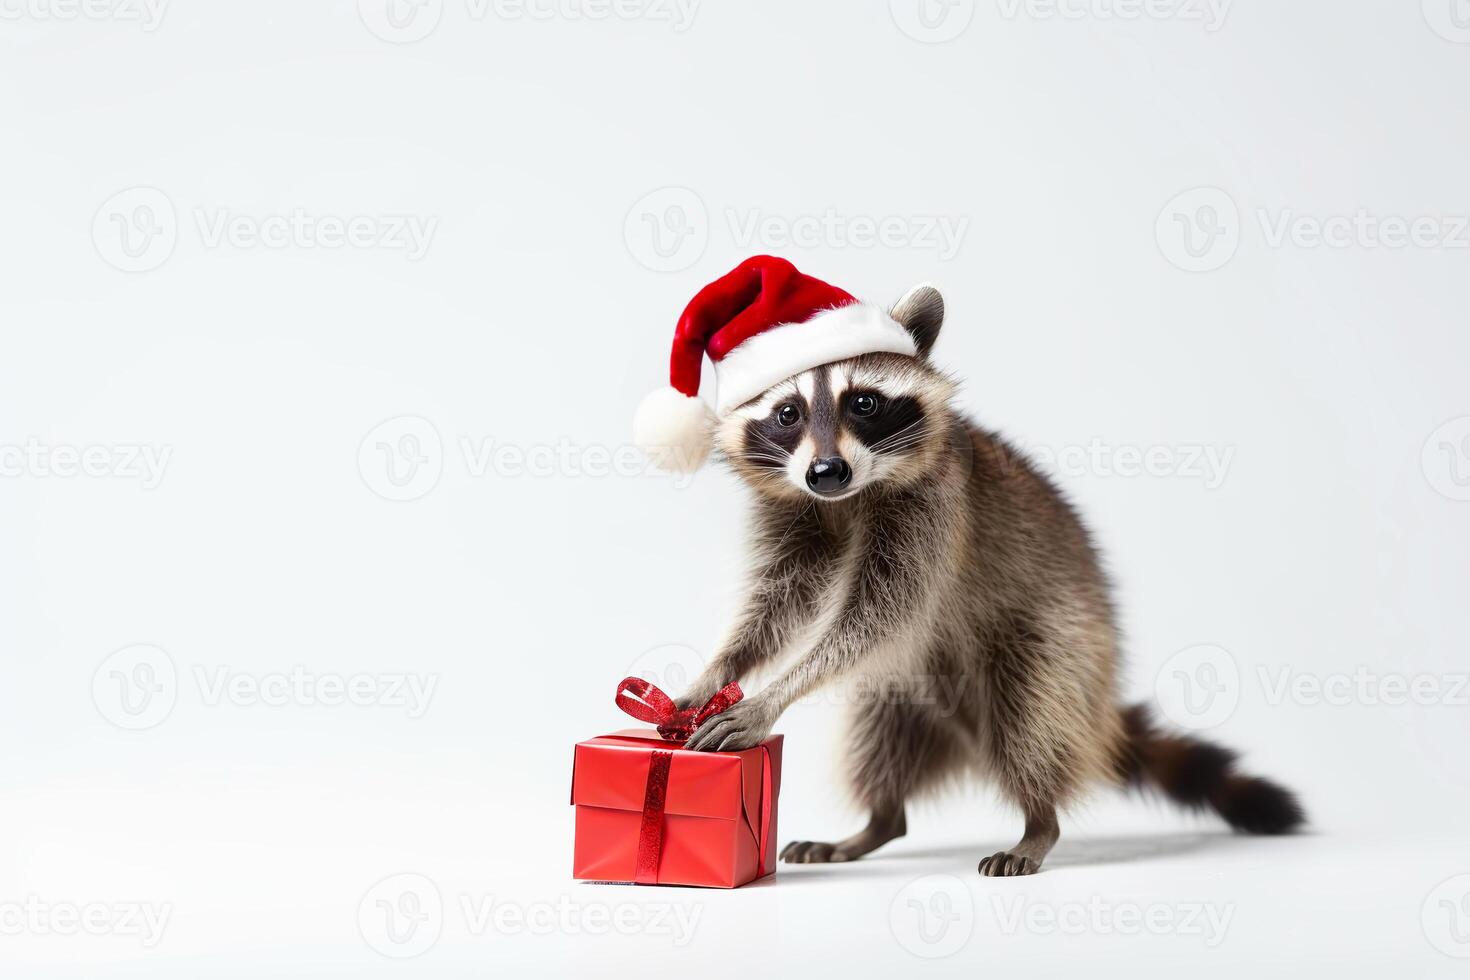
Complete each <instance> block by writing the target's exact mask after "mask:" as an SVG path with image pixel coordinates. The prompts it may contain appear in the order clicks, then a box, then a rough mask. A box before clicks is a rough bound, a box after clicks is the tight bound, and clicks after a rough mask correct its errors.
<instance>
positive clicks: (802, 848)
mask: <svg viewBox="0 0 1470 980" xmlns="http://www.w3.org/2000/svg"><path fill="white" fill-rule="evenodd" d="M781 860H782V861H785V862H786V863H787V864H827V863H830V862H838V861H851V860H852V857H851V856H850V855H849V854H848V853H847V852H846V851H844V850H842V849H841V848H839V847H838V846H837V845H836V844H827V843H824V842H823V841H819V840H794V841H792V842H791V843H790V844H787V845H786V846H785V847H783V848H782V849H781Z"/></svg>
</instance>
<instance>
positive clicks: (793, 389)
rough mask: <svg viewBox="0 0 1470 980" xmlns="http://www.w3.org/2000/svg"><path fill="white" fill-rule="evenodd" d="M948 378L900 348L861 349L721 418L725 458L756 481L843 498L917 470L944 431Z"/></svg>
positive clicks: (772, 489) (773, 489)
mask: <svg viewBox="0 0 1470 980" xmlns="http://www.w3.org/2000/svg"><path fill="white" fill-rule="evenodd" d="M950 393H951V387H950V383H949V381H948V380H947V379H946V378H944V376H943V375H940V374H939V373H938V372H936V371H934V370H933V369H932V368H930V367H928V366H927V365H926V364H924V363H922V362H920V361H918V360H916V359H914V358H909V357H903V356H901V355H897V354H867V355H864V356H862V357H857V358H853V359H851V360H847V361H838V362H837V363H835V364H827V365H824V366H822V367H819V368H815V369H813V370H811V371H808V372H806V373H804V374H800V375H797V376H796V377H794V378H790V379H788V380H786V381H783V382H781V383H780V384H778V385H776V386H775V387H773V388H771V389H770V390H768V391H767V392H766V393H765V394H763V395H762V396H761V397H759V398H757V399H755V400H754V401H752V402H749V403H747V404H746V405H743V406H741V407H740V408H738V409H736V410H735V411H734V412H732V413H730V414H729V415H728V416H727V417H726V418H725V419H724V420H722V421H721V423H720V426H719V430H718V432H717V441H718V443H719V446H720V449H721V450H722V452H723V455H724V457H725V459H726V460H727V461H729V462H730V464H731V465H732V466H733V467H734V468H735V471H736V472H737V473H739V474H740V476H741V477H742V478H744V479H745V481H746V482H747V483H749V484H750V485H751V486H752V487H754V488H755V489H756V490H758V491H760V492H763V493H769V494H774V495H778V496H786V497H793V496H801V495H806V496H809V497H812V498H815V499H818V500H822V501H836V500H843V499H846V498H847V497H850V496H853V495H855V494H858V493H860V492H862V491H863V490H864V489H865V488H867V487H869V486H872V485H875V484H878V483H881V482H884V481H897V482H910V481H912V480H917V479H921V478H922V477H923V475H924V474H925V473H926V472H927V471H928V469H929V468H930V466H931V464H932V463H933V461H934V459H935V457H936V455H937V454H938V453H939V451H940V447H941V445H942V443H943V439H944V431H945V426H946V425H947V422H946V421H945V420H946V418H947V413H948V402H949V397H950Z"/></svg>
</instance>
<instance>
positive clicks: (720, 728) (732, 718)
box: [684, 695, 781, 752]
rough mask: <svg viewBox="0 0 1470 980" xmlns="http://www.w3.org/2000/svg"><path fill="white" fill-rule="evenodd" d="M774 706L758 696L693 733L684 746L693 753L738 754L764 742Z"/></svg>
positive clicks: (775, 711)
mask: <svg viewBox="0 0 1470 980" xmlns="http://www.w3.org/2000/svg"><path fill="white" fill-rule="evenodd" d="M780 714H781V712H780V710H779V709H778V708H776V706H775V705H773V704H771V702H769V701H767V700H766V699H765V698H763V697H761V696H760V695H756V696H755V697H753V698H746V699H745V700H744V701H740V702H738V703H736V704H733V705H731V706H730V707H728V708H726V709H725V710H724V711H721V712H720V713H719V714H717V715H715V716H714V717H713V718H711V719H709V720H708V721H706V722H705V723H704V724H703V725H700V726H699V727H698V728H697V729H695V731H694V734H693V735H691V736H689V741H687V742H685V743H684V748H686V749H690V750H692V751H694V752H738V751H740V750H741V749H748V748H752V747H753V746H756V745H759V744H761V743H762V742H764V741H765V740H766V736H768V735H770V734H771V728H772V727H773V726H774V725H775V724H776V718H777V717H778V716H779V715H780Z"/></svg>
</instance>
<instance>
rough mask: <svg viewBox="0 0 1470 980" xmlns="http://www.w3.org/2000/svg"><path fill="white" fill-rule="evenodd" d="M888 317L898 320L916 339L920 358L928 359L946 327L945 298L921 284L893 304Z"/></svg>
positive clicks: (930, 287) (933, 289)
mask: <svg viewBox="0 0 1470 980" xmlns="http://www.w3.org/2000/svg"><path fill="white" fill-rule="evenodd" d="M888 315H889V316H891V317H893V318H894V319H895V320H897V321H898V322H899V323H900V324H901V325H902V326H903V328H904V329H905V330H907V331H908V332H909V334H910V336H912V337H913V338H914V344H915V345H916V346H917V347H918V348H919V356H920V357H928V356H929V349H930V348H931V347H933V346H934V341H936V340H938V339H939V328H940V327H941V326H943V325H944V297H943V296H940V295H939V290H937V289H935V288H934V287H933V286H931V285H929V284H928V283H921V284H919V285H917V286H915V287H914V288H913V289H910V290H909V291H908V295H906V296H904V298H903V299H901V300H899V301H898V302H897V303H895V304H893V309H891V310H889V311H888Z"/></svg>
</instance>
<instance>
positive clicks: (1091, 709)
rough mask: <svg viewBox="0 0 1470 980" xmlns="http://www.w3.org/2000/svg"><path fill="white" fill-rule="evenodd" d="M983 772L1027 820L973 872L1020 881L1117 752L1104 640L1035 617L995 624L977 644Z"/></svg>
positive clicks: (1015, 616) (1018, 615)
mask: <svg viewBox="0 0 1470 980" xmlns="http://www.w3.org/2000/svg"><path fill="white" fill-rule="evenodd" d="M982 647H983V650H984V653H983V656H984V660H983V663H984V677H985V686H984V690H985V696H984V701H985V705H984V721H983V723H982V738H983V741H984V743H985V746H986V755H987V756H988V759H987V762H988V764H989V769H990V772H991V774H992V775H993V777H994V778H995V780H996V781H997V783H998V784H999V787H1000V790H1001V792H1002V793H1003V794H1004V795H1005V796H1006V797H1007V798H1008V799H1010V800H1011V802H1013V803H1015V804H1016V805H1017V806H1018V807H1020V809H1021V812H1022V813H1023V814H1024V815H1025V818H1026V829H1025V831H1024V833H1023V834H1022V836H1021V840H1020V841H1019V842H1018V843H1017V844H1016V845H1015V846H1013V847H1011V848H1010V849H1009V850H1005V851H1000V852H998V853H996V854H992V855H991V856H990V857H988V858H985V859H984V860H983V861H981V862H980V866H979V871H980V874H982V875H985V876H986V877H991V878H998V877H1011V876H1014V875H1029V874H1034V873H1035V872H1037V871H1039V870H1041V863H1042V861H1043V860H1044V859H1045V858H1046V855H1047V854H1048V852H1050V851H1051V849H1052V845H1054V844H1055V843H1056V842H1057V837H1058V836H1059V834H1060V832H1059V830H1058V827H1057V816H1056V814H1057V807H1058V806H1061V805H1064V804H1065V803H1066V802H1067V801H1069V800H1070V799H1071V798H1072V796H1073V795H1074V794H1075V793H1076V791H1077V790H1078V788H1079V787H1081V786H1084V785H1086V784H1087V783H1088V782H1089V781H1091V780H1092V779H1095V778H1103V777H1104V776H1105V775H1107V774H1109V773H1110V766H1111V765H1112V758H1113V754H1114V749H1113V747H1114V746H1116V745H1117V742H1118V738H1119V737H1120V734H1121V733H1120V731H1119V729H1118V720H1117V711H1116V710H1115V709H1113V708H1111V697H1112V695H1111V691H1110V683H1111V663H1110V647H1109V646H1108V645H1107V635H1106V634H1105V633H1101V632H1097V633H1092V634H1089V633H1087V632H1086V631H1075V630H1073V631H1071V632H1070V633H1069V632H1068V631H1067V627H1066V625H1058V624H1057V623H1056V622H1055V620H1054V619H1052V620H1051V621H1048V619H1047V618H1045V617H1040V616H1038V615H1037V614H1036V613H1034V612H1029V611H1017V612H1015V613H1012V614H1011V615H1008V616H1001V617H998V618H997V620H996V621H995V622H993V623H992V624H990V626H989V627H988V628H987V630H986V631H985V633H984V634H983V636H982Z"/></svg>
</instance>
